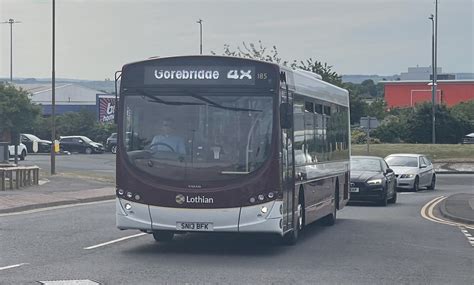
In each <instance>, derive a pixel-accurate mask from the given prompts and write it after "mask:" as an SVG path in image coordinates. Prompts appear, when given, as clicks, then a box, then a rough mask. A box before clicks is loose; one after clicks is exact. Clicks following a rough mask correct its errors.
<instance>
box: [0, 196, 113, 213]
mask: <svg viewBox="0 0 474 285" xmlns="http://www.w3.org/2000/svg"><path fill="white" fill-rule="evenodd" d="M113 199H115V198H112V199H110V200H104V201H95V202H87V203H76V204H68V205H60V206H53V207H47V208H41V209H33V210H26V211H21V212H14V213H5V214H0V218H1V217H9V216H16V215H26V214H34V213H39V212H45V211H50V210H57V209H66V208H72V207H79V206H87V205H95V204H102V203H110V202H112V200H113Z"/></svg>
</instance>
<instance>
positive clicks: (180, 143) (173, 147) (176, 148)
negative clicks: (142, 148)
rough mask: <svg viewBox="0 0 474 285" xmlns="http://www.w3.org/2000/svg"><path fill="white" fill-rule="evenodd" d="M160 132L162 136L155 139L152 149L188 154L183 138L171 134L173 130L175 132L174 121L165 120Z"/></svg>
mask: <svg viewBox="0 0 474 285" xmlns="http://www.w3.org/2000/svg"><path fill="white" fill-rule="evenodd" d="M160 130H161V131H160V134H159V135H156V136H155V137H153V140H152V141H151V144H150V149H152V150H155V151H171V152H176V153H179V154H186V148H185V145H184V140H183V138H181V137H178V136H175V135H172V134H171V130H173V121H172V120H171V119H164V120H163V121H162V122H161V128H160Z"/></svg>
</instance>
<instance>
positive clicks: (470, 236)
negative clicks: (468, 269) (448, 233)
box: [459, 227, 474, 247]
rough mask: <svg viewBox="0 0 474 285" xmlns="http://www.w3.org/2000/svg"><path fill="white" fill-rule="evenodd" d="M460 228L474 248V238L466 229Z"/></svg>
mask: <svg viewBox="0 0 474 285" xmlns="http://www.w3.org/2000/svg"><path fill="white" fill-rule="evenodd" d="M459 228H461V232H462V233H463V234H464V235H465V236H466V238H467V240H468V241H469V243H470V244H471V246H472V247H474V237H473V236H472V235H471V234H470V233H469V232H468V231H467V230H466V229H465V228H464V227H459Z"/></svg>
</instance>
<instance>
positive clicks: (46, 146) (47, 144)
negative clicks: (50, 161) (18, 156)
mask: <svg viewBox="0 0 474 285" xmlns="http://www.w3.org/2000/svg"><path fill="white" fill-rule="evenodd" d="M20 140H21V143H22V144H24V145H25V146H26V149H27V150H28V153H35V151H33V144H34V142H35V141H36V142H38V150H37V151H36V152H50V151H51V144H52V143H51V141H48V140H42V139H40V138H38V137H37V136H35V135H32V134H20Z"/></svg>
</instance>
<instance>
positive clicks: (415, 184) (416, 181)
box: [413, 176, 420, 192]
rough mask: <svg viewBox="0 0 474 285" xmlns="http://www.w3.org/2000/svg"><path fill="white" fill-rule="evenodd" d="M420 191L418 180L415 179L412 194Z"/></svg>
mask: <svg viewBox="0 0 474 285" xmlns="http://www.w3.org/2000/svg"><path fill="white" fill-rule="evenodd" d="M418 190H420V178H418V176H417V177H415V182H414V183H413V192H418Z"/></svg>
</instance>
